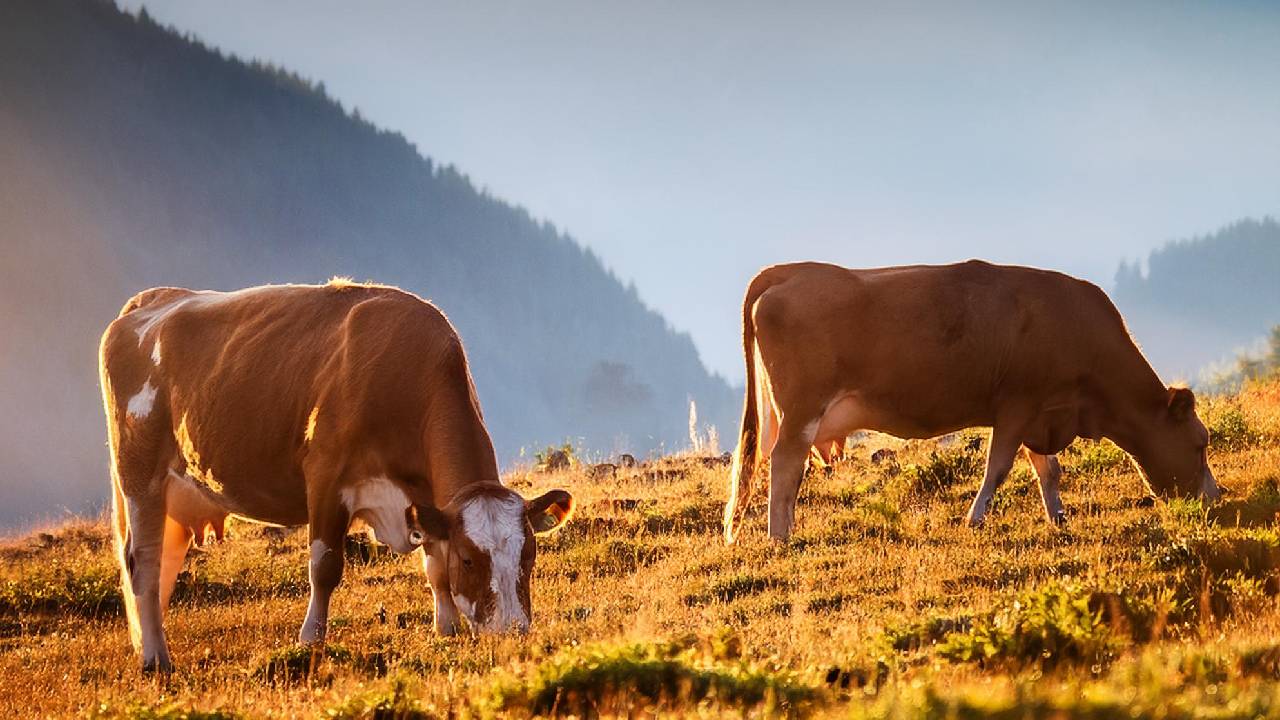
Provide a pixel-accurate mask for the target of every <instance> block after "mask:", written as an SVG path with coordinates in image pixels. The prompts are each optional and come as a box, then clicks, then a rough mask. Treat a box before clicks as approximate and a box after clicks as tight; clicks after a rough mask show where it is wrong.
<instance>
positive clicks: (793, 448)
mask: <svg viewBox="0 0 1280 720" xmlns="http://www.w3.org/2000/svg"><path fill="white" fill-rule="evenodd" d="M795 417H796V415H794V414H790V413H788V414H787V415H785V416H784V417H783V419H782V423H781V424H780V425H779V427H778V442H777V443H776V444H775V445H774V446H773V453H772V454H771V455H770V456H769V537H770V538H772V539H774V540H785V539H787V537H788V536H789V535H791V526H792V525H793V524H794V523H795V515H796V497H797V496H798V495H799V493H800V481H801V480H803V479H804V466H805V462H806V461H807V460H808V459H809V452H810V449H811V448H812V447H813V440H814V437H815V436H816V435H817V430H818V420H817V419H809V418H805V419H806V420H807V422H804V423H803V424H801V423H798V422H796V421H795V420H793V418H795Z"/></svg>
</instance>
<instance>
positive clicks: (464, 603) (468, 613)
mask: <svg viewBox="0 0 1280 720" xmlns="http://www.w3.org/2000/svg"><path fill="white" fill-rule="evenodd" d="M449 594H450V595H452V596H453V604H454V606H455V607H457V608H458V611H459V612H461V613H462V616H463V617H465V618H466V619H467V622H470V623H474V622H475V621H476V604H475V603H473V602H471V600H469V599H468V598H467V597H466V596H465V595H457V594H454V593H449Z"/></svg>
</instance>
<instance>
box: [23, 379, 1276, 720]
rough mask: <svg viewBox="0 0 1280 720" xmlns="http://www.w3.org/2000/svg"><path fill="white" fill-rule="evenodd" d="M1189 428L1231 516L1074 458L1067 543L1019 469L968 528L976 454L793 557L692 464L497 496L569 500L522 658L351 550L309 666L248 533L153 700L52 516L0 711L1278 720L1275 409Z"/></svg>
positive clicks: (186, 628)
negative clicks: (1259, 719)
mask: <svg viewBox="0 0 1280 720" xmlns="http://www.w3.org/2000/svg"><path fill="white" fill-rule="evenodd" d="M1205 414H1206V415H1207V416H1208V417H1207V422H1208V423H1209V424H1210V425H1211V426H1213V427H1215V429H1216V430H1217V431H1219V432H1222V433H1228V432H1229V433H1232V435H1231V436H1230V438H1231V439H1230V440H1229V441H1227V440H1226V439H1225V437H1224V442H1223V443H1222V447H1221V449H1215V450H1214V451H1213V457H1212V461H1213V463H1214V466H1215V470H1216V472H1217V474H1218V477H1219V479H1220V481H1221V482H1222V484H1223V485H1225V486H1227V487H1228V488H1230V490H1231V494H1230V495H1229V496H1228V498H1227V500H1226V501H1225V502H1224V503H1222V504H1221V505H1220V506H1218V507H1215V508H1212V509H1205V508H1203V507H1201V506H1200V505H1199V504H1198V503H1188V502H1178V503H1170V504H1160V505H1157V506H1156V507H1154V508H1148V507H1141V506H1140V503H1139V502H1138V501H1139V499H1140V497H1141V489H1140V487H1139V482H1138V479H1137V477H1136V476H1135V475H1134V474H1133V472H1132V471H1131V470H1130V469H1129V467H1128V464H1127V462H1124V458H1123V457H1122V456H1119V457H1118V456H1117V455H1116V452H1115V450H1114V448H1111V447H1109V446H1106V445H1101V446H1091V445H1087V444H1085V445H1081V446H1079V447H1077V448H1075V449H1074V450H1073V451H1072V452H1071V453H1068V454H1067V455H1066V456H1064V458H1063V460H1064V465H1065V466H1066V467H1067V476H1066V478H1065V480H1064V488H1063V499H1064V501H1065V503H1066V505H1067V508H1068V511H1069V513H1070V520H1069V524H1068V526H1067V528H1066V529H1065V530H1058V529H1055V528H1053V527H1051V526H1049V525H1048V524H1047V523H1046V522H1045V521H1044V520H1043V519H1042V517H1041V510H1040V507H1039V499H1038V497H1037V495H1036V489H1035V484H1034V482H1032V481H1031V475H1030V473H1029V471H1028V470H1027V468H1025V467H1019V468H1018V469H1017V470H1015V473H1014V475H1013V477H1011V479H1010V480H1009V482H1008V483H1007V485H1006V486H1005V488H1003V489H1002V491H1001V493H1000V495H999V498H998V502H997V503H996V505H995V509H994V514H993V516H992V517H991V518H990V519H989V521H988V522H987V525H986V527H985V528H983V529H982V530H980V531H976V532H975V531H971V530H968V529H966V528H964V527H963V526H962V525H961V522H960V521H961V518H962V517H963V514H964V511H965V509H966V504H967V502H968V500H969V498H970V495H971V493H973V492H974V491H975V489H976V487H975V486H976V480H975V479H974V477H973V474H974V470H973V458H972V457H969V456H967V455H966V453H968V454H972V455H974V456H978V457H980V453H981V450H980V449H977V450H974V449H967V446H968V443H967V438H961V439H960V441H958V442H952V443H943V444H939V443H934V442H912V443H904V442H900V441H895V440H892V439H888V438H882V437H873V438H869V439H867V440H866V441H865V442H864V443H863V444H862V445H861V446H859V447H857V448H855V449H854V451H853V459H852V460H849V461H846V462H843V463H840V464H838V465H837V466H836V467H835V468H834V471H833V472H832V473H831V474H830V475H829V476H827V475H824V474H823V473H815V474H814V476H813V477H811V478H810V479H808V480H807V481H806V484H805V486H804V488H803V490H802V494H803V497H802V500H801V503H802V504H801V507H800V509H799V511H798V526H797V531H796V534H795V536H794V538H793V540H792V541H791V542H790V543H788V544H787V545H784V546H775V545H773V544H771V543H769V542H767V541H766V540H765V538H764V530H763V526H762V518H761V517H760V516H759V514H757V516H756V517H754V518H752V519H750V520H749V522H748V525H747V527H746V528H745V530H744V532H743V534H742V539H741V540H740V542H739V544H738V545H736V546H734V547H726V546H724V544H723V542H722V541H721V538H720V526H719V518H720V515H721V509H722V502H723V497H724V495H725V482H726V480H725V475H726V474H727V469H726V468H723V467H717V466H713V465H711V464H706V463H703V462H700V461H698V459H696V458H681V459H678V460H668V461H662V462H661V463H659V464H657V465H656V466H652V465H651V466H648V467H638V468H635V469H632V470H621V471H620V472H619V475H618V477H617V479H616V480H608V481H604V482H593V481H591V480H589V479H587V477H586V475H585V472H584V471H583V470H582V469H581V468H574V469H570V470H568V471H565V472H564V473H562V474H558V475H557V474H553V475H530V476H518V477H513V478H511V479H510V481H511V482H512V484H514V485H516V486H517V487H518V488H519V489H521V490H522V491H526V492H533V491H535V490H541V489H544V488H546V487H551V486H561V487H566V488H568V489H570V490H572V491H573V492H574V493H575V495H576V496H577V498H578V500H579V503H580V506H579V510H578V512H577V514H576V516H575V518H574V520H573V522H572V524H571V525H570V526H569V527H567V528H566V529H565V530H564V531H562V532H560V533H559V534H557V535H555V536H553V537H551V538H548V539H546V540H544V541H543V542H542V543H540V545H539V557H538V567H537V570H536V577H535V580H534V587H533V590H534V612H535V629H534V630H533V632H532V633H531V634H530V635H529V636H528V637H527V638H515V637H499V638H481V639H472V638H452V639H445V638H438V637H436V636H435V635H433V634H432V631H431V594H430V591H429V590H428V588H427V586H426V583H425V581H424V579H423V578H422V575H421V572H420V569H419V566H418V561H417V559H416V558H401V557H393V556H389V555H386V554H385V553H377V552H374V553H370V552H369V551H368V549H367V548H365V549H360V548H353V549H352V552H351V557H352V558H353V564H352V565H351V566H350V567H349V569H348V572H347V575H346V579H345V580H344V582H343V585H342V587H341V588H340V589H339V591H338V593H337V594H336V596H335V598H334V606H333V610H332V618H333V620H332V625H331V631H330V646H329V648H328V649H327V651H325V652H323V653H311V652H305V651H300V650H298V649H296V648H294V646H293V639H294V636H295V634H296V632H297V628H298V625H299V623H300V622H301V620H302V616H303V614H304V612H305V603H306V597H305V594H306V550H305V545H306V542H305V537H304V535H303V533H301V532H297V533H294V534H291V535H288V536H286V537H284V538H283V539H280V538H274V537H271V536H269V535H268V534H266V533H264V532H263V531H262V530H261V529H259V528H257V527H256V526H253V525H248V524H242V525H238V526H235V527H233V528H232V530H231V532H230V538H229V540H228V541H227V542H225V543H223V544H221V545H218V546H215V547H213V548H212V549H210V550H208V551H205V552H201V553H198V554H193V556H192V558H191V559H190V560H189V562H188V568H187V571H186V572H185V573H184V575H183V577H182V579H181V585H180V587H179V591H178V593H177V595H176V600H175V607H174V608H173V611H172V612H171V614H170V617H169V619H168V623H167V625H168V629H169V633H170V639H171V643H172V649H173V651H174V657H175V660H176V662H177V663H178V665H179V670H178V672H177V673H176V674H175V675H174V676H172V677H171V678H169V679H167V680H160V679H154V678H143V677H141V676H140V675H139V674H138V672H137V670H136V660H135V658H134V656H133V654H132V651H131V649H130V648H129V646H128V640H127V637H126V632H125V627H124V620H123V618H122V617H121V616H120V605H119V591H118V589H117V588H116V586H115V578H116V574H115V573H116V571H115V567H114V564H113V563H114V559H113V557H112V555H111V551H110V546H109V543H108V542H107V529H106V526H105V524H102V523H78V524H74V525H69V526H67V527H64V528H61V529H58V530H56V531H52V532H50V533H46V534H42V535H35V536H31V537H29V538H26V539H23V540H19V541H15V542H12V543H9V544H8V545H6V546H4V547H0V563H2V569H0V716H4V717H28V716H45V715H53V716H60V715H86V714H89V715H97V716H103V717H118V716H125V717H139V718H144V717H156V718H178V717H230V716H244V717H266V716H272V717H297V716H302V717H406V718H410V717H446V716H451V715H453V716H470V715H474V716H486V715H503V716H506V715H517V716H519V715H528V714H531V713H544V714H550V713H556V714H569V713H572V714H579V715H592V714H604V715H626V714H640V715H652V714H655V713H656V714H680V715H689V714H692V715H706V716H719V715H734V716H738V715H741V714H743V713H746V714H755V715H765V716H774V715H786V714H790V715H819V716H851V715H852V716H855V717H876V718H908V717H1008V718H1015V717H1018V718H1020V717H1027V716H1042V715H1053V716H1061V717H1117V718H1118V717H1144V716H1145V717H1170V718H1181V717H1188V718H1189V717H1224V718H1234V717H1240V718H1250V717H1255V716H1268V715H1270V716H1276V715H1280V644H1278V643H1280V604H1278V603H1277V591H1280V570H1277V566H1278V565H1280V537H1278V535H1277V532H1278V529H1277V525H1276V518H1277V512H1280V489H1278V479H1280V421H1278V420H1277V418H1280V392H1277V390H1276V388H1275V386H1271V387H1255V388H1251V389H1248V390H1246V391H1245V392H1244V393H1243V394H1242V395H1241V396H1239V397H1237V398H1232V399H1226V400H1221V401H1217V402H1214V403H1209V404H1208V405H1207V407H1206V408H1205ZM882 446H890V447H893V448H894V449H895V450H896V452H897V463H896V464H894V465H893V466H892V467H887V466H886V464H884V463H882V464H877V465H873V464H872V463H871V462H870V461H869V460H868V457H869V455H870V452H871V451H872V450H874V449H878V448H879V447H882ZM104 482H105V479H104ZM643 708H647V710H646V709H643ZM202 712H204V713H211V714H207V715H201V714H200V713H202ZM218 713H222V714H221V715H219V714H218Z"/></svg>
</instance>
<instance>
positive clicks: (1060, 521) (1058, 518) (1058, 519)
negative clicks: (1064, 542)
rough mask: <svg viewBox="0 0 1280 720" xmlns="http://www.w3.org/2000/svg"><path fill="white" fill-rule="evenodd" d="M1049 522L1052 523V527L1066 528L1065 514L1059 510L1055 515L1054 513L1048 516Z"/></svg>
mask: <svg viewBox="0 0 1280 720" xmlns="http://www.w3.org/2000/svg"><path fill="white" fill-rule="evenodd" d="M1049 522H1051V523H1053V524H1054V525H1056V526H1058V527H1066V525H1067V514H1066V513H1065V512H1062V511H1061V510H1059V511H1058V512H1056V513H1054V514H1052V515H1050V516H1049Z"/></svg>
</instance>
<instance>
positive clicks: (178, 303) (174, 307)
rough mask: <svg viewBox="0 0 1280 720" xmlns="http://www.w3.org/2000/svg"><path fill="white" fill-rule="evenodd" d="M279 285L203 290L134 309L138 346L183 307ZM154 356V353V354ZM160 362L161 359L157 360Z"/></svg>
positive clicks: (218, 300)
mask: <svg viewBox="0 0 1280 720" xmlns="http://www.w3.org/2000/svg"><path fill="white" fill-rule="evenodd" d="M279 287H281V286H279V285H263V286H261V287H252V288H244V289H243V290H235V291H232V292H219V291H217V290H201V291H199V292H196V293H194V294H191V295H187V296H185V297H181V298H179V299H177V300H175V301H173V302H171V303H169V304H167V305H161V306H159V307H146V308H141V309H139V310H134V311H133V313H132V314H131V317H133V318H136V319H137V320H138V321H139V324H138V325H136V326H135V327H134V329H133V331H134V333H135V334H137V336H138V347H142V345H143V344H144V343H145V342H146V339H147V335H149V334H150V333H151V330H152V329H153V328H155V327H156V326H157V325H159V324H160V323H162V322H164V321H165V319H167V318H168V317H169V316H170V315H172V314H173V313H175V312H177V311H178V310H181V309H182V308H188V307H189V308H198V307H207V306H210V305H218V304H221V303H224V302H229V301H231V300H235V299H238V298H242V297H245V296H246V295H250V294H253V293H256V292H262V291H269V290H274V289H276V288H279ZM153 357H154V355H153ZM156 362H157V363H158V362H159V360H156Z"/></svg>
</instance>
